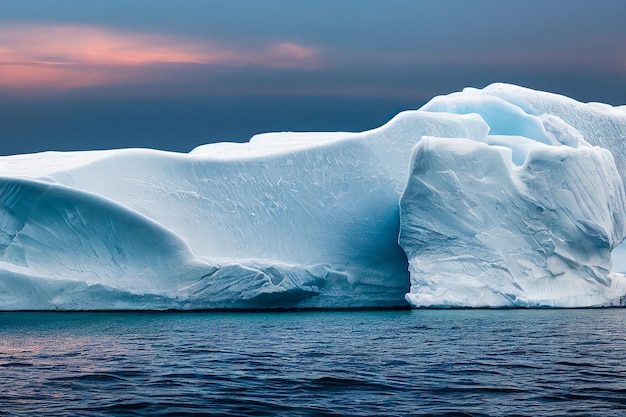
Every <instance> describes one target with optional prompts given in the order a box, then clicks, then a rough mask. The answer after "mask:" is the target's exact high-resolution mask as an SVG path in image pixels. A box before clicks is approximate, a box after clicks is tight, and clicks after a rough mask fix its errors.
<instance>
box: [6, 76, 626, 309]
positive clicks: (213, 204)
mask: <svg viewBox="0 0 626 417" xmlns="http://www.w3.org/2000/svg"><path fill="white" fill-rule="evenodd" d="M542 106H543V107H542ZM625 120H626V111H625V110H624V108H620V107H611V106H606V105H600V104H582V103H578V102H575V101H573V100H571V99H567V98H565V97H561V96H557V95H553V94H549V93H543V92H537V91H533V90H527V89H523V88H521V87H517V86H509V85H504V84H495V85H492V86H489V87H487V88H485V89H483V90H475V89H466V90H464V91H463V92H461V93H456V94H452V95H449V96H442V97H436V98H434V99H433V100H431V102H429V103H428V104H427V105H425V106H424V107H423V108H421V109H419V110H412V111H406V112H402V113H400V114H398V115H397V116H396V117H394V118H393V119H392V120H390V121H389V122H388V123H387V124H385V125H384V126H382V127H379V128H377V129H373V130H370V131H366V132H361V133H348V132H333V133H314V132H311V133H293V132H284V133H267V134H260V135H257V136H254V137H253V138H252V139H251V140H250V141H249V142H247V143H242V144H240V143H215V144H208V145H203V146H200V147H198V148H196V149H194V150H193V151H191V152H190V153H189V154H180V153H172V152H164V151H157V150H149V149H119V150H107V151H83V152H65V153H63V152H44V153H38V154H28V155H14V156H6V157H0V310H115V309H157V310H160V309H182V310H186V309H292V308H359V307H400V306H407V305H408V304H410V305H411V306H414V307H424V306H436V307H472V306H487V307H502V306H528V307H532V306H556V307H564V306H590V305H615V304H619V303H620V302H621V301H620V300H621V299H622V298H623V297H624V294H626V285H625V284H624V283H625V278H624V277H623V276H622V275H619V274H617V273H615V272H614V271H612V264H611V258H610V256H611V251H612V250H613V249H614V248H616V247H617V245H618V244H619V243H620V242H621V241H622V240H623V239H624V237H625V236H626V231H625V228H626V226H625V224H626V221H625V219H626V213H625V207H626V203H625V201H626V197H625V196H624V186H623V183H624V181H623V178H624V176H625V175H626V173H625V171H626V170H625V169H624V166H623V165H624V152H625V149H624V132H625V130H624V126H626V122H625ZM620 135H621V136H620ZM620 248H621V247H618V248H617V249H616V253H617V252H618V251H620V250H621V249H620ZM407 302H408V304H407Z"/></svg>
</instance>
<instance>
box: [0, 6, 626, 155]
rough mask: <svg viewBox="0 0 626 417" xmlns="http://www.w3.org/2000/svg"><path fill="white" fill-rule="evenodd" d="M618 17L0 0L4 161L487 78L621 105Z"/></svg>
mask: <svg viewBox="0 0 626 417" xmlns="http://www.w3.org/2000/svg"><path fill="white" fill-rule="evenodd" d="M624 22H626V1H624V0H598V1H593V2H592V1H571V0H551V1H538V0H530V1H524V2H511V1H496V0H477V1H469V0H468V1H463V0H421V1H417V0H389V1H382V0H380V1H373V0H361V1H352V0H340V1H315V2H313V1H310V2H309V1H307V2H304V1H302V2H301V1H288V0H270V1H253V0H250V1H243V0H228V1H208V0H206V1H201V0H185V1H173V0H171V1H164V0H124V1H121V0H90V1H84V0H53V1H46V0H20V1H13V0H0V154H1V155H8V154H16V153H26V152H39V151H44V150H86V149H108V148H120V147H149V148H157V149H165V150H173V151H181V152H187V151H189V150H191V149H192V148H194V147H196V146H198V145H201V144H205V143H210V142H215V141H239V142H241V141H247V140H248V139H249V138H250V137H251V136H252V135H254V134H256V133H262V132H266V131H289V130H291V131H337V130H348V131H362V130H366V129H371V128H374V127H377V126H379V125H381V124H383V123H385V122H386V121H387V120H389V119H390V118H391V117H392V116H393V115H395V114H396V113H398V112H399V111H402V110H407V109H416V108H419V107H420V106H421V105H423V104H424V103H425V102H426V101H428V99H430V98H431V97H433V96H435V95H439V94H448V93H450V92H453V91H458V90H461V89H462V88H463V87H467V86H473V87H484V86H485V85H488V84H490V83H492V82H509V83H515V84H519V85H523V86H526V87H531V88H536V89H541V90H546V91H551V92H555V93H560V94H565V95H568V96H570V97H573V98H575V99H578V100H581V101H601V102H606V103H610V104H614V105H620V104H626V24H625V23H624Z"/></svg>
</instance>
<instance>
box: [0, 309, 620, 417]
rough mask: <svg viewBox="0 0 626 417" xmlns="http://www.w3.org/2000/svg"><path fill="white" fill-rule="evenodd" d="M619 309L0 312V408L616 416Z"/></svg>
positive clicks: (8, 411) (25, 411)
mask: <svg viewBox="0 0 626 417" xmlns="http://www.w3.org/2000/svg"><path fill="white" fill-rule="evenodd" d="M625 324H626V309H597V310H444V311H441V310H416V311H369V312H337V311H335V312H333V311H327V312H291V313H206V312H205V313H0V415H72V416H73V415H89V416H92V415H185V414H189V415H191V414H206V415H242V416H243V415H255V416H264V415H285V416H309V415H311V416H312V415H321V416H324V415H326V416H340V415H345V416H355V415H363V416H371V415H385V416H388V415H398V416H401V415H451V416H452V415H476V416H480V415H498V416H500V415H502V416H504V415H568V416H570V415H593V416H602V415H606V416H618V415H626V327H625Z"/></svg>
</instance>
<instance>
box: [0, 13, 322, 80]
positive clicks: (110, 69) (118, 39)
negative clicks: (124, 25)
mask: <svg viewBox="0 0 626 417" xmlns="http://www.w3.org/2000/svg"><path fill="white" fill-rule="evenodd" d="M319 58H320V51H319V50H318V49H316V48H313V47H308V46H304V45H299V44H296V43H292V42H283V43H277V44H270V45H265V46H261V47H257V48H254V49H252V48H249V47H248V48H246V47H242V46H237V45H224V44H218V43H216V42H203V41H199V40H194V39H186V38H182V37H177V36H171V35H163V34H151V33H133V32H124V31H119V30H112V29H107V28H101V27H95V26H82V25H46V24H39V23H6V22H4V23H2V30H1V31H0V89H4V90H14V91H21V90H29V89H31V90H37V89H42V88H43V89H47V90H68V89H74V88H81V87H92V86H107V85H126V84H134V83H141V82H145V81H150V71H149V69H150V67H151V66H155V65H162V64H199V65H208V66H210V65H220V66H231V67H242V66H250V67H255V66H256V67H264V68H296V69H297V68H303V69H304V68H311V67H315V66H317V65H319ZM137 68H140V69H142V70H141V71H138V70H137ZM161 76H162V75H161Z"/></svg>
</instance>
